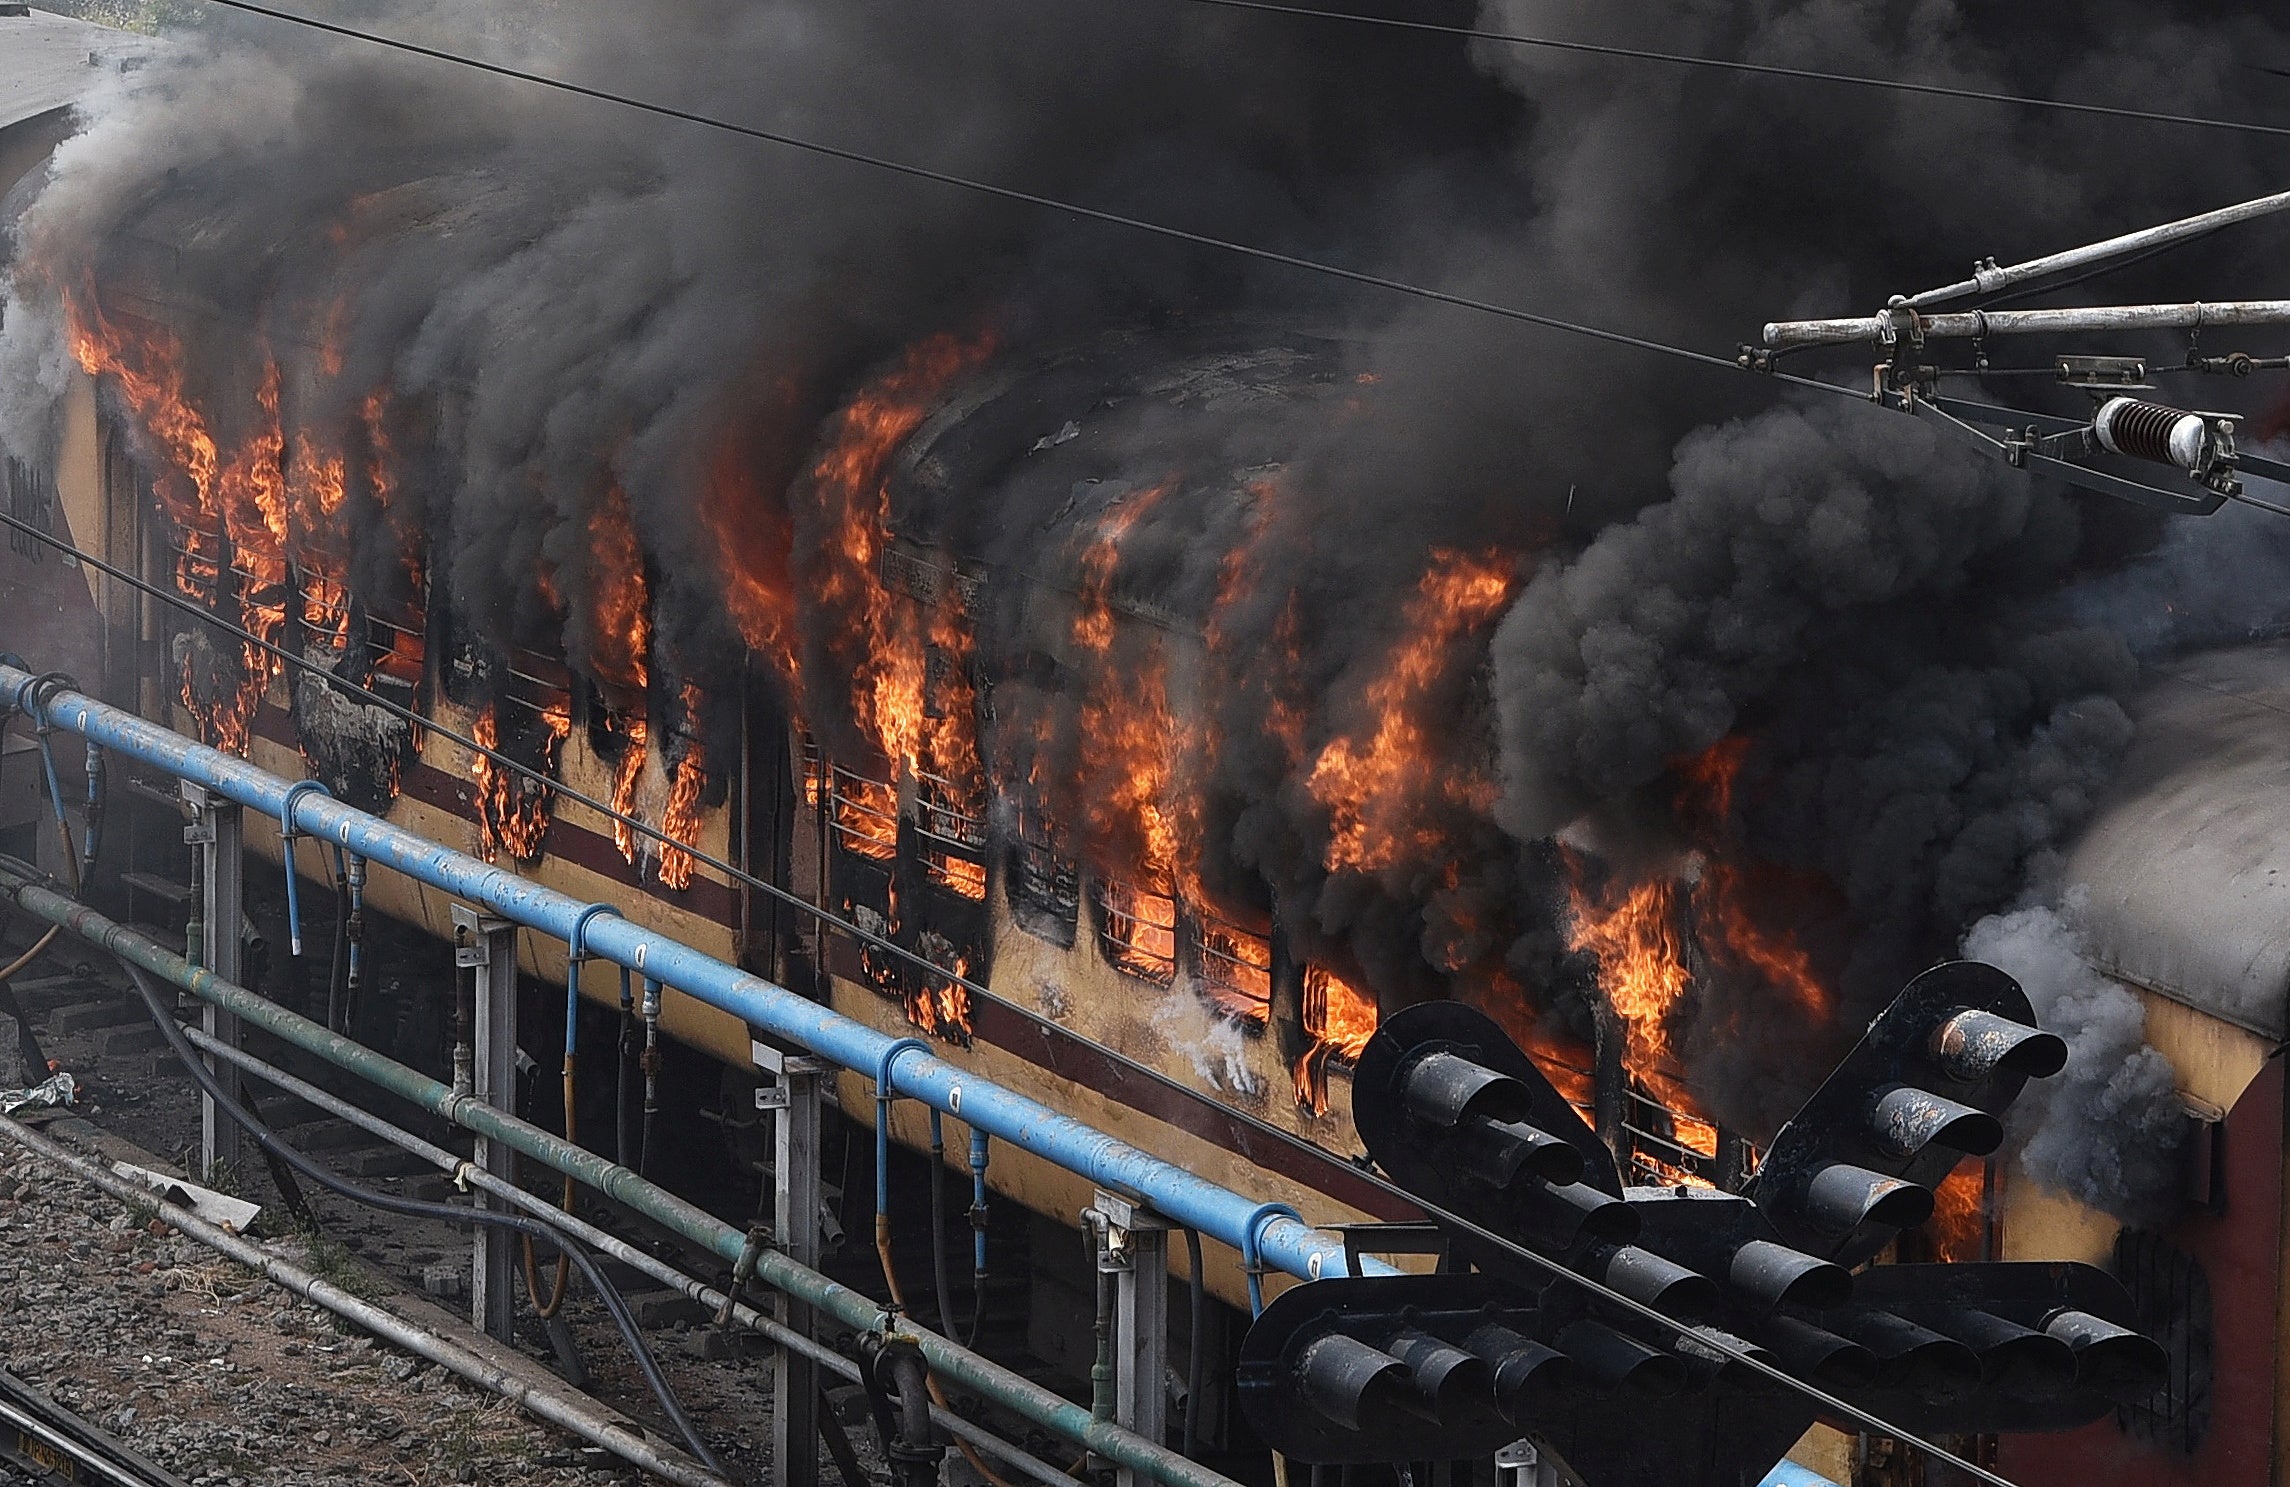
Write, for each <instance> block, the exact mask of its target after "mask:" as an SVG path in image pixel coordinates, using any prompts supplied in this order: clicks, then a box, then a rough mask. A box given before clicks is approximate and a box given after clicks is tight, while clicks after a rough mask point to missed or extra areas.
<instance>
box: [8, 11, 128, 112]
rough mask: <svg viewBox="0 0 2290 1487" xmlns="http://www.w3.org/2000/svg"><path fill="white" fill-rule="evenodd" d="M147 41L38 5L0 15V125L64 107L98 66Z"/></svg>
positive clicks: (95, 73)
mask: <svg viewBox="0 0 2290 1487" xmlns="http://www.w3.org/2000/svg"><path fill="white" fill-rule="evenodd" d="M149 46H150V41H149V38H147V37H142V36H137V35H134V34H133V33H131V32H127V31H121V30H118V29H116V28H114V27H111V26H99V25H96V24H95V23H94V22H92V21H82V20H75V19H73V18H72V17H70V16H61V15H52V14H50V13H49V12H47V11H44V10H35V11H33V12H32V13H31V14H30V15H0V129H6V128H8V127H9V126H10V125H13V124H21V123H23V122H24V121H25V120H27V119H36V118H38V117H39V116H40V115H42V114H52V113H54V112H56V111H57V110H58V109H63V108H69V107H70V106H71V105H72V104H73V103H75V102H77V101H78V100H79V98H80V95H81V94H83V93H85V92H86V91H87V90H88V88H89V86H90V85H91V84H92V83H94V82H95V81H96V79H97V76H98V69H99V68H100V67H104V66H117V65H118V64H119V63H120V62H122V61H124V60H126V59H128V58H130V57H134V56H138V55H141V54H142V53H143V52H144V51H145V50H146V49H147V48H148V47H149ZM91 55H92V57H93V58H94V59H95V60H93V61H91V60H90V58H91Z"/></svg>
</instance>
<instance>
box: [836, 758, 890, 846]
mask: <svg viewBox="0 0 2290 1487" xmlns="http://www.w3.org/2000/svg"><path fill="white" fill-rule="evenodd" d="M827 775H828V779H829V781H830V783H831V787H832V793H833V795H834V806H835V813H834V825H835V845H836V846H838V847H840V848H842V849H843V850H844V851H846V852H849V853H851V854H852V855H853V856H857V857H866V858H871V859H873V860H874V861H876V862H889V861H890V860H892V859H893V858H895V857H897V856H898V850H899V792H898V786H896V785H894V784H892V783H891V782H890V781H888V780H874V779H869V778H867V776H865V775H863V774H858V773H855V772H854V771H852V770H848V769H845V768H844V767H843V766H842V765H840V764H831V765H829V766H828V767H827Z"/></svg>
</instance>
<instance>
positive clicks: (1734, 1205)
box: [1240, 962, 2162, 1487]
mask: <svg viewBox="0 0 2290 1487" xmlns="http://www.w3.org/2000/svg"><path fill="white" fill-rule="evenodd" d="M2065 1057H2066V1047H2065V1045H2064V1044H2063V1043H2062V1042H2061V1041H2060V1040H2059V1039H2058V1038H2056V1037H2054V1036H2053V1035H2051V1034H2049V1033H2046V1032H2044V1031H2042V1030H2041V1029H2040V1028H2038V1027H2037V1026H2036V1025H2035V1018H2034V1015H2033V1012H2032V1011H2031V1009H2030V1008H2029V1006H2028V1002H2027V998H2026V996H2025V994H2024V993H2023V992H2022V991H2021V990H2020V988H2019V986H2018V985H2017V983H2015V982H2013V981H2012V979H2011V978H2010V977H2009V976H2006V975H2005V974H2004V973H2003V972H2001V971H1998V970H1996V969H1995V968H1994V967H1991V966H1985V965H1978V964H1973V963H1969V962H1959V963H1955V964H1951V965H1945V966H1940V967H1938V968H1936V969H1934V970H1932V971H1929V972H1927V973H1926V974H1924V975H1923V976H1920V977H1918V978H1917V979H1916V980H1915V981H1914V982H1913V983H1911V984H1910V986H1909V987H1908V988H1907V989H1906V990H1905V991H1903V992H1902V993H1901V995H1900V997H1899V998H1898V999H1896V1001H1895V1002H1894V1003H1893V1005H1892V1006H1891V1007H1889V1008H1887V1009H1886V1011H1885V1012H1884V1013H1883V1014H1882V1015H1881V1016H1879V1017H1878V1018H1877V1019H1876V1021H1875V1022H1873V1023H1871V1024H1870V1027H1869V1030H1868V1033H1867V1034H1866V1036H1864V1037H1863V1038H1862V1040H1861V1042H1860V1045H1859V1046H1858V1047H1856V1048H1855V1049H1854V1050H1853V1052H1852V1053H1851V1055H1850V1056H1848V1057H1847V1058H1846V1059H1845V1061H1844V1062H1843V1063H1842V1064H1840V1065H1839V1066H1838V1068H1837V1069H1836V1071H1835V1072H1834V1073H1833V1074H1832V1075H1831V1076H1830V1077H1829V1079H1828V1080H1827V1081H1826V1082H1825V1083H1824V1084H1823V1085H1822V1086H1821V1088H1820V1090H1819V1091H1818V1092H1816V1093H1815V1095H1814V1096H1813V1097H1812V1098H1811V1099H1810V1100H1808V1101H1807V1102H1806V1104H1805V1106H1804V1107H1803V1108H1802V1109H1801V1110H1800V1111H1799V1112H1798V1114H1797V1116H1796V1117H1795V1118H1794V1119H1793V1120H1791V1121H1790V1123H1789V1124H1788V1125H1787V1126H1786V1127H1784V1128H1783V1130H1782V1132H1781V1134H1780V1135H1779V1136H1778V1137H1777V1138H1776V1139H1775V1141H1774V1143H1773V1146H1772V1147H1771V1149H1770V1150H1769V1151H1768V1153H1767V1154H1766V1157H1765V1159H1764V1162H1763V1164H1762V1165H1761V1166H1760V1168H1759V1170H1758V1172H1757V1175H1756V1177H1755V1178H1754V1179H1752V1181H1751V1182H1750V1183H1749V1184H1748V1185H1747V1186H1746V1188H1745V1190H1744V1191H1743V1192H1742V1193H1739V1194H1733V1193H1720V1192H1715V1191H1708V1190H1695V1189H1686V1188H1680V1189H1667V1188H1643V1187H1640V1188H1629V1189H1625V1188H1624V1186H1623V1184H1622V1180H1621V1174H1620V1172H1619V1171H1618V1170H1617V1168H1616V1166H1615V1163H1614V1159H1613V1157H1612V1155H1611V1154H1610V1153H1609V1152H1608V1151H1607V1149H1606V1147H1605V1146H1604V1145H1603V1143H1601V1142H1600V1141H1599V1140H1598V1138H1597V1136H1596V1135H1595V1134H1594V1133H1593V1132H1592V1131H1591V1130H1590V1129H1589V1127H1588V1126H1587V1125H1585V1124H1584V1123H1583V1121H1582V1118H1581V1117H1580V1116H1579V1115H1578V1114H1577V1113H1576V1112H1575V1110H1574V1109H1573V1107H1572V1106H1570V1105H1568V1104H1567V1103H1566V1101H1565V1100H1564V1099H1563V1098H1562V1097H1561V1096H1560V1095H1559V1094H1558V1093H1557V1091H1556V1090H1554V1089H1553V1088H1552V1087H1551V1086H1550V1084H1549V1083H1548V1082H1547V1081H1546V1080H1545V1079H1544V1078H1543V1077H1542V1075H1541V1073H1540V1072H1539V1071H1538V1070H1537V1069H1536V1068H1535V1066H1534V1064H1533V1062H1532V1061H1531V1060H1530V1059H1529V1058H1528V1057H1527V1056H1526V1054H1525V1053H1523V1052H1522V1051H1521V1050H1520V1049H1519V1048H1518V1046H1517V1045H1516V1044H1514V1043H1513V1042H1512V1041H1511V1040H1510V1038H1509V1037H1508V1036H1507V1035H1505V1034H1504V1033H1503V1031H1502V1030H1501V1028H1500V1027H1499V1026H1498V1025H1497V1024H1496V1023H1495V1022H1494V1021H1493V1020H1492V1019H1490V1018H1488V1017H1486V1016H1485V1015H1484V1014H1482V1013H1479V1012H1477V1011H1474V1010H1472V1009H1471V1008H1468V1007H1464V1006H1461V1005H1458V1004H1454V1003H1430V1004H1424V1005H1421V1006H1416V1007H1410V1008H1407V1009H1405V1010H1404V1011H1401V1012H1398V1013H1396V1014H1394V1015H1393V1016H1391V1017H1389V1018H1387V1019H1385V1021H1384V1023H1383V1024H1382V1026H1381V1027H1380V1028H1379V1029H1378V1031H1377V1033H1376V1035H1375V1037H1374V1039H1373V1040H1372V1041H1371V1042H1370V1043H1369V1044H1368V1047H1367V1049H1366V1050H1365V1051H1364V1052H1363V1054H1362V1056H1361V1058H1360V1061H1359V1064H1358V1066H1357V1069H1356V1071H1355V1075H1354V1080H1353V1100H1354V1111H1353V1113H1354V1121H1355V1124H1356V1126H1357V1128H1358V1130H1359V1132H1360V1136H1361V1139H1362V1141H1363V1142H1364V1143H1365V1144H1366V1146H1367V1148H1368V1153H1369V1155H1370V1156H1371V1157H1372V1158H1373V1159H1374V1160H1375V1162H1376V1163H1377V1164H1378V1165H1379V1166H1381V1167H1382V1168H1383V1169H1384V1170H1385V1171H1386V1172H1387V1173H1389V1174H1390V1175H1391V1176H1392V1177H1393V1178H1394V1179H1395V1180H1396V1181H1397V1182H1398V1183H1399V1184H1400V1185H1401V1186H1403V1187H1405V1188H1407V1189H1408V1190H1409V1191H1411V1192H1413V1193H1415V1194H1416V1195H1417V1196H1418V1197H1420V1198H1421V1199H1422V1200H1423V1201H1424V1202H1425V1204H1426V1206H1427V1207H1428V1208H1429V1209H1430V1210H1431V1211H1432V1213H1433V1215H1434V1217H1435V1218H1437V1219H1439V1220H1440V1222H1441V1223H1442V1224H1443V1225H1445V1226H1446V1227H1448V1229H1449V1230H1450V1233H1449V1241H1450V1245H1451V1250H1452V1254H1453V1255H1454V1256H1455V1257H1456V1258H1458V1259H1460V1260H1461V1261H1463V1262H1466V1263H1468V1264H1470V1265H1475V1266H1476V1267H1478V1271H1479V1273H1476V1274H1471V1273H1441V1274H1435V1275H1403V1276H1377V1277H1366V1278H1347V1279H1336V1280H1323V1281H1316V1282H1313V1283H1311V1284H1308V1285H1305V1286H1300V1287H1298V1288H1296V1289H1295V1290H1292V1291H1290V1292H1289V1293H1288V1294H1286V1295H1284V1296H1282V1297H1281V1298H1280V1299H1279V1300H1278V1301H1276V1302H1275V1303H1274V1304H1273V1305H1272V1306H1270V1307H1268V1308H1267V1309H1266V1310H1265V1312H1264V1314H1263V1315H1262V1316H1261V1317H1260V1318H1259V1319H1258V1320H1257V1322H1256V1324H1255V1325H1254V1326H1253V1327H1252V1328H1251V1329H1250V1332H1249V1335H1248V1338H1247V1340H1246V1342H1245V1343H1244V1344H1243V1349H1242V1362H1241V1370H1240V1386H1241V1402H1242V1406H1243V1409H1244V1411H1245V1412H1246V1413H1247V1415H1248V1417H1249V1419H1250V1421H1251V1423H1252V1424H1253V1425H1254V1426H1255V1428H1256V1430H1257V1432H1258V1433H1259V1435H1261V1436H1262V1437H1263V1438H1264V1440H1265V1441H1266V1443H1267V1444H1269V1445H1271V1446H1272V1447H1273V1449H1274V1450H1276V1451H1279V1452H1281V1453H1282V1454H1284V1455H1287V1456H1291V1457H1293V1458H1295V1459H1297V1460H1300V1461H1308V1462H1371V1461H1385V1462H1388V1461H1405V1460H1419V1459H1448V1460H1452V1459H1459V1458H1463V1457H1475V1456H1482V1455H1487V1454H1490V1453H1491V1452H1493V1451H1495V1450H1497V1449H1499V1448H1500V1447H1501V1446H1503V1445H1505V1444H1508V1443H1509V1442H1511V1441H1513V1440H1516V1439H1519V1438H1520V1437H1522V1436H1526V1435H1530V1434H1531V1435H1533V1436H1534V1437H1535V1438H1536V1440H1537V1441H1538V1442H1540V1443H1543V1444H1545V1445H1548V1446H1550V1447H1551V1448H1553V1449H1554V1450H1555V1451H1556V1452H1557V1453H1558V1454H1560V1455H1561V1456H1563V1457H1564V1459H1565V1460H1566V1461H1567V1462H1568V1464H1569V1465H1570V1467H1571V1468H1572V1469H1573V1470H1574V1471H1575V1472H1577V1473H1578V1474H1579V1475H1580V1476H1581V1477H1582V1478H1583V1479H1584V1480H1585V1481H1587V1482H1589V1483H1591V1484H1592V1487H1599V1484H1602V1483H1607V1482H1615V1483H1622V1482H1630V1481H1637V1480H1662V1481H1665V1482H1670V1481H1675V1482H1680V1483H1709V1484H1717V1483H1735V1482H1739V1481H1744V1480H1751V1479H1753V1478H1755V1477H1756V1476H1758V1475H1760V1474H1762V1473H1763V1472H1764V1471H1766V1470H1767V1469H1768V1468H1770V1467H1771V1466H1772V1464H1773V1462H1774V1461H1775V1460H1777V1459H1778V1458H1779V1456H1780V1454H1781V1453H1782V1452H1783V1451H1784V1450H1786V1449H1787V1447H1788V1445H1789V1443H1790V1442H1791V1441H1794V1440H1795V1439H1796V1438H1797V1436H1798V1435H1799V1434H1800V1433H1802V1431H1803V1430H1804V1428H1805V1427H1806V1426H1807V1425H1808V1424H1810V1423H1811V1421H1812V1419H1813V1418H1814V1406H1813V1405H1812V1403H1811V1402H1810V1401H1809V1398H1808V1396H1806V1395H1805V1394H1804V1393H1803V1391H1801V1390H1796V1389H1793V1388H1792V1387H1791V1386H1790V1385H1789V1384H1788V1383H1787V1382H1786V1381H1784V1380H1780V1379H1776V1378H1775V1377H1773V1376H1772V1375H1771V1374H1770V1373H1768V1372H1767V1371H1766V1370H1767V1369H1769V1368H1770V1369H1776V1370H1779V1371H1780V1372H1781V1373H1783V1374H1785V1375H1789V1376H1791V1377H1793V1378H1795V1379H1797V1380H1800V1381H1803V1382H1804V1383H1807V1384H1811V1385H1814V1386H1816V1387H1818V1388H1820V1389H1823V1390H1826V1391H1828V1392H1830V1393H1832V1394H1834V1395H1836V1396H1838V1397H1841V1398H1843V1399H1845V1400H1847V1401H1848V1402H1850V1403H1852V1404H1854V1405H1856V1406H1858V1407H1860V1408H1862V1409H1865V1410H1867V1411H1868V1412H1869V1413H1870V1414H1872V1415H1875V1416H1877V1417H1879V1418H1882V1419H1885V1420H1887V1421H1890V1422H1893V1423H1895V1424H1896V1425H1898V1426H1899V1427H1900V1428H1903V1429H1908V1430H1914V1431H1920V1432H1926V1433H1941V1434H1960V1433H1967V1432H1987V1431H2003V1430H2027V1429H2055V1428H2062V1427H2065V1426H2070V1425H2076V1424H2081V1423H2085V1422H2087V1421H2090V1420H2093V1419H2097V1418H2099V1417H2100V1416H2101V1415H2103V1414H2105V1413H2106V1412H2107V1411H2109V1410H2110V1409H2112V1408H2114V1407H2115V1405H2116V1403H2117V1402H2119V1401H2121V1400H2123V1399H2126V1398H2130V1397H2134V1396H2136V1395H2137V1394H2140V1393H2143V1392H2147V1391H2150V1390H2151V1389H2152V1388H2153V1387H2155V1383H2156V1381H2157V1379H2158V1378H2159V1377H2160V1374H2161V1371H2162V1352H2161V1350H2160V1348H2158V1347H2157V1346H2156V1345H2155V1344H2154V1343H2153V1342H2152V1341H2151V1340H2149V1339H2147V1338H2145V1337H2142V1336H2140V1335H2139V1334H2138V1333H2137V1332H2136V1331H2134V1330H2133V1329H2132V1327H2131V1325H2130V1323H2131V1305H2130V1301H2129V1299H2128V1297H2127V1295H2126V1294H2125V1292H2124V1290H2123V1288H2122V1287H2121V1286H2120V1285H2119V1284H2117V1283H2116V1282H2115V1281H2114V1280H2113V1279H2112V1278H2111V1277H2109V1276H2108V1275H2106V1274H2105V1273H2104V1272H2101V1271H2099V1270H2096V1269H2093V1268H2092V1267H2089V1266H2083V1265H2028V1264H1981V1265H1876V1266H1870V1267H1865V1268H1858V1269H1856V1267H1863V1264H1864V1262H1865V1261H1867V1260H1869V1259H1871V1258H1873V1257H1875V1255H1876V1254H1877V1252H1878V1251H1879V1250H1881V1249H1882V1248H1883V1247H1884V1245H1885V1243H1886V1242H1887V1241H1889V1240H1890V1238H1891V1237H1892V1236H1893V1235H1895V1234H1897V1233H1898V1232H1900V1230H1901V1229H1903V1228H1905V1227H1908V1226H1910V1225H1913V1224H1917V1223H1921V1222H1923V1221H1924V1219H1925V1218H1927V1217H1928V1216H1929V1215H1930V1213H1931V1211H1932V1205H1933V1188H1934V1186H1935V1185H1936V1184H1937V1183H1938V1182H1939V1181H1940V1180H1941V1179H1942V1178H1943V1177H1945V1176H1946V1175H1947V1173H1948V1172H1949V1170H1950V1169H1952V1168H1953V1167H1954V1166H1955V1164H1956V1163H1957V1162H1958V1161H1959V1160H1960V1159H1961V1158H1962V1157H1964V1156H1966V1155H1985V1154H1986V1153H1988V1152H1991V1151H1993V1150H1994V1149H1995V1148H1996V1147H1997V1145H1998V1144H1999V1143H2000V1142H2001V1140H2002V1138H2003V1128H2002V1124H2001V1120H2000V1116H2001V1114H2002V1112H2003V1111H2004V1109H2005V1108H2006V1107H2007V1106H2008V1105H2009V1104H2010V1103H2011V1101H2012V1100H2013V1099H2014V1098H2016V1097H2017V1096H2018V1094H2019V1092H2020V1090H2021V1088H2022V1086H2023V1085H2024V1084H2025V1083H2026V1081H2027V1080H2028V1079H2030V1078H2034V1077H2041V1076H2044V1075H2048V1074H2051V1073H2056V1072H2057V1071H2058V1070H2059V1068H2060V1067H2061V1066H2062V1065H2063V1063H2064V1061H2065ZM1570 1277H1571V1278H1570ZM1586 1281H1587V1282H1592V1283H1594V1284H1584V1282H1586ZM1607 1291H1612V1292H1620V1293H1621V1294H1622V1295H1623V1296H1625V1297H1628V1298H1630V1299H1631V1300H1632V1301H1633V1302H1636V1303H1638V1305H1637V1306H1628V1305H1623V1304H1620V1303H1617V1302H1615V1301H1614V1300H1613V1299H1612V1298H1611V1297H1610V1296H1608V1295H1606V1294H1604V1292H1607ZM1647 1308H1650V1309H1651V1311H1652V1312H1653V1313H1658V1314H1659V1318H1660V1319H1657V1318H1656V1316H1654V1315H1650V1314H1649V1312H1648V1311H1647V1310H1646V1309H1647ZM1744 1358H1748V1359H1751V1360H1754V1362H1753V1363H1745V1362H1744V1361H1743V1360H1744ZM1655 1399H1661V1400H1663V1401H1665V1402H1664V1403H1663V1404H1662V1406H1661V1407H1660V1408H1659V1409H1649V1408H1648V1407H1647V1405H1648V1402H1649V1401H1651V1400H1655Z"/></svg>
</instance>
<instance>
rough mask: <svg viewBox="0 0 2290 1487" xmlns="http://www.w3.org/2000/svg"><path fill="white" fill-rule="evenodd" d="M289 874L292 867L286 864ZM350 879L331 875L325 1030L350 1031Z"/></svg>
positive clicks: (335, 1031)
mask: <svg viewBox="0 0 2290 1487" xmlns="http://www.w3.org/2000/svg"><path fill="white" fill-rule="evenodd" d="M286 870H287V871H288V872H292V871H294V864H293V863H292V862H288V863H287V865H286ZM349 985H350V880H349V879H348V878H345V877H343V876H342V875H341V874H340V873H336V874H335V875H334V953H333V955H332V956H331V957H330V958H329V959H328V960H327V962H326V1030H327V1031H328V1032H334V1033H343V1034H347V1033H348V1032H349V1031H350V992H349Z"/></svg>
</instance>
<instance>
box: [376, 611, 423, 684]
mask: <svg viewBox="0 0 2290 1487" xmlns="http://www.w3.org/2000/svg"><path fill="white" fill-rule="evenodd" d="M366 647H367V650H368V652H369V656H370V659H369V661H368V665H369V667H370V668H371V670H372V673H373V685H374V686H376V687H378V688H382V689H384V690H385V691H393V690H394V691H395V692H397V693H400V694H402V695H400V696H398V697H397V699H396V700H397V701H398V703H399V704H400V705H401V706H406V707H411V706H413V696H414V694H415V693H416V692H417V691H419V690H420V688H421V673H422V664H423V659H424V654H425V651H426V647H425V646H424V644H423V625H422V617H421V612H420V611H419V610H407V611H405V612H403V613H401V614H399V615H397V616H395V617H393V616H389V615H384V614H381V613H378V612H376V611H373V610H368V611H367V613H366Z"/></svg>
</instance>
